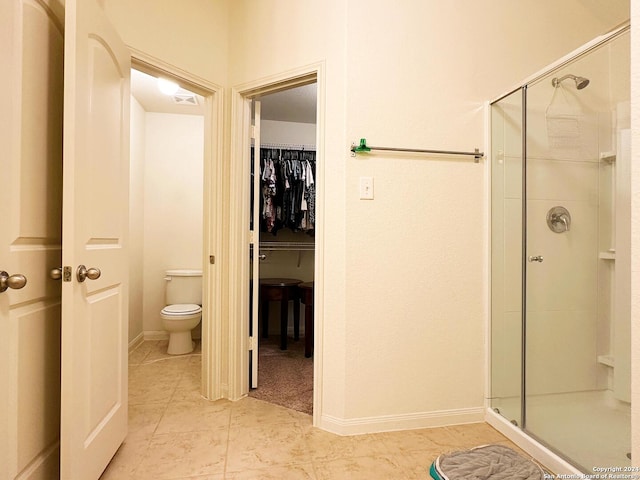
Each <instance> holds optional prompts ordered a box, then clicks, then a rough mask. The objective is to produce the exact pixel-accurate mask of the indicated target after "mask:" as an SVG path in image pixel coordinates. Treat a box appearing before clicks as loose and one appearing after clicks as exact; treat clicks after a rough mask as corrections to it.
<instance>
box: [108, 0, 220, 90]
mask: <svg viewBox="0 0 640 480" xmlns="http://www.w3.org/2000/svg"><path fill="white" fill-rule="evenodd" d="M103 2H104V8H105V12H106V13H107V16H108V17H109V19H110V20H111V22H112V23H113V24H114V25H115V26H116V28H117V30H118V33H119V34H120V36H121V38H122V39H123V40H124V42H125V43H126V44H127V45H128V46H130V47H133V48H135V49H136V50H139V51H142V52H144V53H146V54H147V55H151V56H154V57H156V58H159V59H161V60H162V61H164V62H165V63H168V64H171V65H173V66H175V67H178V68H181V69H183V70H185V71H187V72H189V73H191V74H192V75H197V76H200V77H202V78H204V79H206V80H209V81H211V82H214V83H218V84H220V85H225V84H226V75H227V63H228V57H227V52H228V48H227V47H228V22H227V16H228V12H227V10H228V5H229V4H230V3H229V2H228V1H227V0H180V1H179V2H176V1H172V0H135V1H133V2H132V1H130V0H103Z"/></svg>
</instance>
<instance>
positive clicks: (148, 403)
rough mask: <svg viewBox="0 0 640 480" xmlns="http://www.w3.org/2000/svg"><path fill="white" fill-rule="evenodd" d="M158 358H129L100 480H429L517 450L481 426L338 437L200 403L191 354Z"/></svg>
mask: <svg viewBox="0 0 640 480" xmlns="http://www.w3.org/2000/svg"><path fill="white" fill-rule="evenodd" d="M164 352H166V342H144V343H143V344H142V345H141V346H140V347H138V348H137V349H136V350H135V351H133V352H132V353H131V354H130V355H129V434H128V436H127V438H126V439H125V441H124V443H123V445H122V446H121V447H120V449H119V450H118V452H117V453H116V455H115V457H114V458H113V460H112V461H111V463H110V464H109V466H108V467H107V469H106V471H105V472H104V474H103V475H102V477H101V479H102V480H113V479H117V480H133V479H135V480H146V479H154V480H183V479H194V480H223V479H228V480H249V479H251V480H254V479H265V480H267V479H278V480H281V479H312V480H329V479H340V480H344V479H353V480H357V479H367V480H371V479H376V480H384V479H393V480H403V479H407V480H408V479H429V478H430V477H429V473H428V469H429V466H430V465H431V462H432V461H433V460H434V459H435V458H436V457H437V456H438V455H439V454H441V453H444V452H447V451H454V450H462V449H466V448H470V447H474V446H478V445H482V444H486V443H500V444H503V445H507V446H509V447H512V448H515V449H517V448H516V447H515V446H514V445H513V444H512V443H511V442H509V441H508V440H507V439H506V438H505V437H504V436H502V435H501V434H500V433H498V432H497V431H496V430H494V429H493V428H492V427H490V426H488V425H487V424H484V423H478V424H471V425H458V426H451V427H443V428H431V429H424V430H411V431H405V432H388V433H379V434H371V435H359V436H350V437H341V436H338V435H333V434H331V433H328V432H325V431H323V430H320V429H317V428H314V427H312V425H311V417H310V416H309V415H306V414H303V413H300V412H296V411H295V410H289V409H286V408H283V407H279V406H277V405H272V404H270V403H266V402H263V401H261V400H257V399H254V398H244V399H242V400H240V401H238V402H230V401H227V400H219V401H216V402H209V401H207V400H204V399H203V398H201V397H200V391H199V389H200V386H199V385H200V360H201V359H200V355H199V354H198V349H196V353H195V354H194V355H189V356H180V357H169V356H168V355H166V353H164Z"/></svg>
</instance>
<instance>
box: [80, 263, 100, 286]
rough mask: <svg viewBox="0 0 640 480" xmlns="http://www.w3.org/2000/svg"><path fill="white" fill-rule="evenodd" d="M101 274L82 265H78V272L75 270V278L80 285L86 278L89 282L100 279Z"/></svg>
mask: <svg viewBox="0 0 640 480" xmlns="http://www.w3.org/2000/svg"><path fill="white" fill-rule="evenodd" d="M101 274H102V272H101V271H100V269H99V268H93V267H91V268H87V267H85V266H84V265H80V266H79V267H78V270H76V276H77V277H78V281H79V282H80V283H82V282H84V281H85V280H86V279H87V278H88V279H89V280H96V279H97V278H100V275H101Z"/></svg>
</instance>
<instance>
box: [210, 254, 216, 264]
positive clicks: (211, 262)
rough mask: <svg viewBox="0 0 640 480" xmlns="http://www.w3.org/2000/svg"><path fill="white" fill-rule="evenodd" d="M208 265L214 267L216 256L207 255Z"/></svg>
mask: <svg viewBox="0 0 640 480" xmlns="http://www.w3.org/2000/svg"><path fill="white" fill-rule="evenodd" d="M209 263H210V264H211V265H215V263H216V256H215V255H209Z"/></svg>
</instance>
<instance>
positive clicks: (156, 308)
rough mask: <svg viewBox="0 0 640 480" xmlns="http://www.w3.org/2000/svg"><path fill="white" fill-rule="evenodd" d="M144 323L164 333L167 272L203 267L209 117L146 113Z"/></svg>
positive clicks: (149, 328)
mask: <svg viewBox="0 0 640 480" xmlns="http://www.w3.org/2000/svg"><path fill="white" fill-rule="evenodd" d="M145 126H146V131H145V162H144V255H143V258H144V266H143V278H144V288H143V316H144V320H143V327H144V331H145V332H160V331H163V330H164V328H163V327H162V320H161V319H160V310H162V308H163V307H164V306H165V305H166V304H165V302H164V287H165V280H164V276H165V275H164V272H165V270H169V269H185V268H186V269H201V268H202V263H203V262H202V258H203V257H202V255H203V253H202V238H203V237H202V198H203V197H202V194H203V190H202V188H203V187H202V185H203V177H202V169H203V163H202V162H203V145H204V137H203V134H204V119H203V117H201V116H197V115H177V114H168V113H151V112H147V113H146V115H145Z"/></svg>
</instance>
